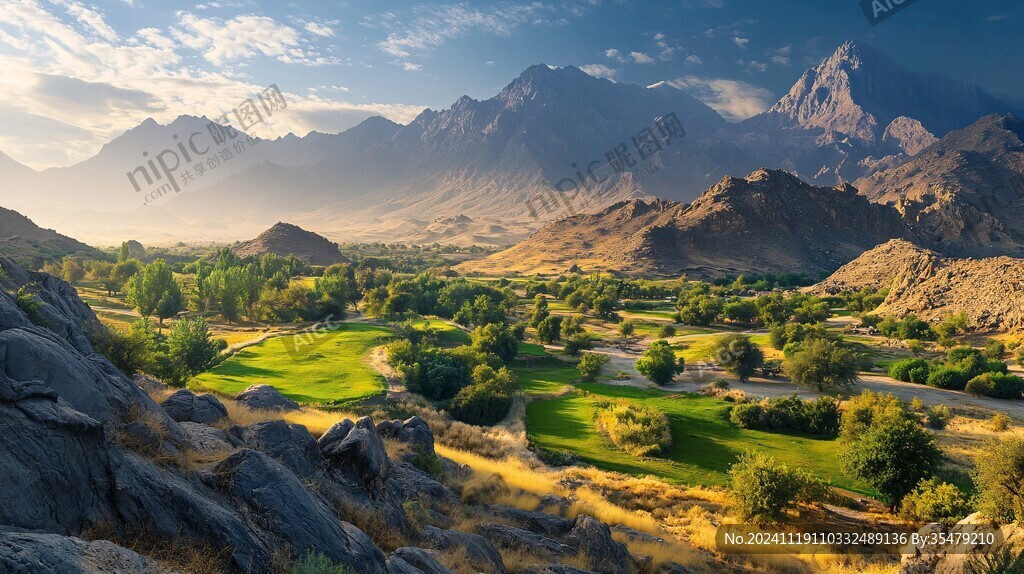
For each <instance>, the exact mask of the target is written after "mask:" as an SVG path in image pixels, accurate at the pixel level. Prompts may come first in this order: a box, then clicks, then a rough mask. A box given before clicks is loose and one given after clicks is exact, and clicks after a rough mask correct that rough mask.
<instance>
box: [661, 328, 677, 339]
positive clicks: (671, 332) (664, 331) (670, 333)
mask: <svg viewBox="0 0 1024 574" xmlns="http://www.w3.org/2000/svg"><path fill="white" fill-rule="evenodd" d="M675 336H676V328H675V326H674V325H665V326H663V327H662V328H661V329H658V337H660V338H662V339H667V338H669V337H675Z"/></svg>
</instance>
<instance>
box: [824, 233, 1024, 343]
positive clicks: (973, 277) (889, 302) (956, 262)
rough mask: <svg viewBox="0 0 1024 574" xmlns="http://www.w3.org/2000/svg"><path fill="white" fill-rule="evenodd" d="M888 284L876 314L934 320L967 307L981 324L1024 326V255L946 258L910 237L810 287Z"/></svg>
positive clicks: (880, 248)
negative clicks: (887, 292) (908, 315)
mask: <svg viewBox="0 0 1024 574" xmlns="http://www.w3.org/2000/svg"><path fill="white" fill-rule="evenodd" d="M866 286H871V287H879V288H882V287H887V288H888V289H889V295H888V296H887V297H886V298H885V301H884V302H883V303H882V305H881V306H880V307H879V308H878V309H877V310H876V311H874V313H875V314H878V315H886V314H893V315H896V316H903V315H906V314H907V313H914V314H916V315H917V316H919V317H921V318H923V319H926V320H928V321H936V320H941V319H943V318H945V317H946V316H948V315H950V314H953V313H958V312H961V311H963V312H964V313H966V314H967V317H968V319H969V320H970V323H971V324H972V325H975V326H977V327H980V328H981V329H992V330H1010V331H1015V330H1021V329H1024V259H1014V258H1010V257H991V258H987V259H955V258H945V257H942V256H941V255H939V254H938V253H935V252H934V251H929V250H927V249H922V248H920V247H917V246H916V245H914V244H912V243H910V242H907V241H898V240H894V241H889V242H886V243H884V244H882V245H879V246H878V247H876V248H874V249H872V250H870V251H868V252H866V253H864V254H863V255H861V256H860V257H858V258H857V259H855V260H853V261H851V262H850V263H848V264H846V265H844V266H843V267H841V268H840V269H839V270H838V271H836V272H835V273H833V274H832V276H830V277H829V278H828V279H826V280H825V281H823V282H821V283H819V284H818V285H816V286H814V287H813V288H811V290H812V291H814V292H818V293H837V292H839V291H843V290H846V289H855V290H856V289H861V288H863V287H866Z"/></svg>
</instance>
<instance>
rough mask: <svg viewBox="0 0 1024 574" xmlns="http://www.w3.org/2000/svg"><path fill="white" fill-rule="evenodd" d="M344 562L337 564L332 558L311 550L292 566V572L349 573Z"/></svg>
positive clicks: (293, 573) (305, 573)
mask: <svg viewBox="0 0 1024 574" xmlns="http://www.w3.org/2000/svg"><path fill="white" fill-rule="evenodd" d="M349 572H352V570H349V569H348V568H346V567H345V565H344V564H335V563H334V562H333V561H332V560H331V559H330V558H328V557H327V556H324V555H323V554H320V553H319V552H316V551H314V550H310V551H308V552H306V554H305V555H303V557H302V558H300V559H299V561H298V562H296V563H295V565H294V566H293V567H292V574H348V573H349Z"/></svg>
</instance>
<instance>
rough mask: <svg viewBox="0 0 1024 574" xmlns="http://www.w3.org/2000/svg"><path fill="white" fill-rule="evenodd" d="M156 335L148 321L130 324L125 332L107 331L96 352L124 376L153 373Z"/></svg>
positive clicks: (141, 320)
mask: <svg viewBox="0 0 1024 574" xmlns="http://www.w3.org/2000/svg"><path fill="white" fill-rule="evenodd" d="M155 349H156V333H155V332H154V331H153V326H152V324H151V323H150V322H149V319H140V320H138V321H136V322H134V323H132V325H131V327H130V328H129V329H128V330H127V331H122V330H120V329H117V328H112V329H110V330H109V332H108V335H107V336H106V337H103V338H101V340H100V341H98V342H97V344H96V350H97V351H99V352H100V353H101V354H103V356H105V357H106V358H107V359H109V360H110V362H111V363H113V364H114V366H115V367H117V368H118V369H120V371H121V372H122V373H125V374H126V375H134V374H135V373H149V372H153V367H154V365H155V363H154V361H155V354H154V352H155Z"/></svg>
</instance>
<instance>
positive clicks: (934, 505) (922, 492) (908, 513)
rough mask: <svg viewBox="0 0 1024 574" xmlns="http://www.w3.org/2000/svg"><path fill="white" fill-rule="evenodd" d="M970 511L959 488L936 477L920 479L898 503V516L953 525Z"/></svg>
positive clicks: (965, 498)
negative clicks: (915, 486)
mask: <svg viewBox="0 0 1024 574" xmlns="http://www.w3.org/2000/svg"><path fill="white" fill-rule="evenodd" d="M970 511H971V510H970V505H969V504H968V501H967V497H966V496H964V493H963V492H960V489H959V488H957V487H956V486H954V485H952V484H949V483H947V482H941V481H939V480H937V479H929V480H925V481H922V482H921V484H918V485H917V488H915V489H914V490H913V491H912V492H911V493H910V494H908V495H907V496H905V497H904V498H903V502H901V503H900V516H901V517H903V518H904V519H906V520H913V521H918V522H939V523H942V524H946V525H953V524H956V523H957V522H959V521H960V520H962V519H963V518H964V517H965V516H967V515H968V514H970Z"/></svg>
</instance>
